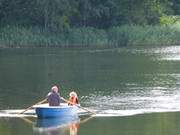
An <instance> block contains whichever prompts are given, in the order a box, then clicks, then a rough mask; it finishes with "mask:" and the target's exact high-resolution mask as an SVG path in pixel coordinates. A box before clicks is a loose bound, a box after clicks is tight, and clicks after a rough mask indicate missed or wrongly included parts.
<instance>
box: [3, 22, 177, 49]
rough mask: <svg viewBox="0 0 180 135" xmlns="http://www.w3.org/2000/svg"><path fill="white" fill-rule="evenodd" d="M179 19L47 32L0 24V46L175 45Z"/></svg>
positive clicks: (104, 46)
mask: <svg viewBox="0 0 180 135" xmlns="http://www.w3.org/2000/svg"><path fill="white" fill-rule="evenodd" d="M179 44H180V23H176V24H172V25H161V26H160V25H156V26H149V25H146V26H134V25H131V26H129V25H124V26H120V27H112V28H109V29H107V30H104V29H96V28H92V27H82V28H70V29H69V30H68V31H66V32H52V31H51V32H50V31H47V30H44V29H41V28H38V27H22V26H6V27H1V28H0V48H18V47H64V48H71V47H90V48H91V47H93V48H94V47H97V48H98V47H99V48H107V47H108V48H114V47H121V46H133V45H136V46H138V45H143V46H145V45H179Z"/></svg>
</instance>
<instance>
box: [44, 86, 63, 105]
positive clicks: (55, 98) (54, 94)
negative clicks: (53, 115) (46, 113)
mask: <svg viewBox="0 0 180 135" xmlns="http://www.w3.org/2000/svg"><path fill="white" fill-rule="evenodd" d="M60 100H61V99H60V94H59V93H58V87H57V86H56V85H55V86H53V87H52V88H51V92H49V93H48V95H47V101H48V103H49V106H59V105H60Z"/></svg>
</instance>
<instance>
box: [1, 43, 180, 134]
mask: <svg viewBox="0 0 180 135" xmlns="http://www.w3.org/2000/svg"><path fill="white" fill-rule="evenodd" d="M54 84H58V85H60V86H61V90H60V92H61V95H62V96H63V97H65V98H67V97H68V93H69V92H70V91H71V90H72V89H74V90H75V91H77V93H78V95H79V100H80V102H81V105H82V106H84V107H87V108H89V109H94V110H96V111H97V112H98V114H97V115H96V116H95V117H93V118H89V119H88V118H80V120H79V121H75V122H73V123H68V124H65V125H64V126H60V127H56V128H50V129H47V128H46V129H42V128H40V127H38V126H37V125H38V123H39V120H37V119H35V118H30V120H29V119H28V120H29V121H28V120H24V119H22V118H17V117H16V118H10V117H4V116H3V115H2V113H0V135H1V134H2V135H17V134H18V135H24V134H25V133H26V135H32V134H35V135H36V134H37V135H38V134H42V135H46V134H48V135H51V134H53V135H60V134H61V135H77V134H78V135H84V134H86V135H92V134H93V135H102V134H103V135H119V134H122V135H166V134H167V135H179V134H180V130H179V129H180V126H179V125H180V117H179V116H180V113H179V112H180V47H178V46H172V47H151V48H149V47H134V48H119V49H105V50H83V49H76V50H70V49H64V50H63V49H0V93H1V94H0V110H1V112H2V111H4V110H17V109H22V108H27V107H28V106H30V105H32V104H34V103H36V102H37V101H39V100H40V99H43V98H44V97H45V96H46V94H47V93H48V91H49V89H50V87H51V86H52V85H54ZM51 123H53V122H51Z"/></svg>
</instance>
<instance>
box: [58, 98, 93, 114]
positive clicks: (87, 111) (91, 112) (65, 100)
mask: <svg viewBox="0 0 180 135" xmlns="http://www.w3.org/2000/svg"><path fill="white" fill-rule="evenodd" d="M61 99H62V100H63V101H65V102H66V103H70V104H72V105H75V106H77V107H79V108H81V109H83V110H85V111H87V112H90V113H92V114H96V113H95V112H93V111H90V110H89V109H87V108H84V107H82V106H80V105H78V104H74V103H72V102H71V101H68V100H66V99H64V98H63V97H61Z"/></svg>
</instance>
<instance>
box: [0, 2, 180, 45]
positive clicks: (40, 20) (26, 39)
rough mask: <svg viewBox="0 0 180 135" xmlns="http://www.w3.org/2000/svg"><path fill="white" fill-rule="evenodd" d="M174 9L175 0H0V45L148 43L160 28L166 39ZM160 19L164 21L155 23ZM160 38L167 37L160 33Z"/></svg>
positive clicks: (177, 8)
mask: <svg viewBox="0 0 180 135" xmlns="http://www.w3.org/2000/svg"><path fill="white" fill-rule="evenodd" d="M179 14H180V2H179V0H0V42H1V46H4V45H5V46H6V45H8V46H11V45H12V46H14V45H18V46H21V45H22V46H25V45H32V46H41V45H42V46H51V45H55V46H58V45H61V46H74V45H76V46H77V45H81V46H89V44H92V45H99V46H102V45H104V46H106V45H107V46H108V45H109V46H111V45H112V44H114V45H113V46H119V44H121V45H127V44H136V43H137V44H138V43H141V42H140V41H142V43H143V44H145V42H146V43H147V44H151V43H154V40H155V39H157V38H158V39H157V40H156V42H155V43H156V44H157V42H159V41H161V40H160V39H161V38H160V37H159V36H158V34H160V33H163V32H164V33H163V34H162V35H161V37H164V35H166V37H165V38H166V39H167V40H172V39H168V38H169V37H170V36H172V34H169V35H168V34H166V32H170V33H171V29H170V28H169V24H173V26H175V25H177V24H178V22H180V19H179V17H178V15H179ZM164 24H165V25H168V26H165V28H164V26H157V25H164ZM173 26H172V27H173ZM151 28H152V29H151ZM150 29H151V30H150ZM161 29H163V30H161ZM146 30H148V32H149V31H150V32H149V33H150V34H145V35H146V36H151V34H152V33H153V34H154V35H153V39H152V41H148V40H149V39H151V38H149V37H148V39H146V37H144V32H145V33H148V32H146ZM133 32H135V33H133ZM137 32H138V34H137ZM151 32H152V33H151ZM176 34H177V31H175V32H174V33H173V35H176ZM178 34H179V33H178ZM156 36H157V37H156ZM137 37H138V38H139V39H138V42H136V41H137V39H136V38H137ZM154 38H155V39H154ZM174 38H175V39H176V36H175V37H173V39H174ZM161 42H162V43H167V42H165V41H164V38H163V39H162V41H161ZM174 42H176V43H179V41H177V40H176V41H174ZM158 44H159V43H158Z"/></svg>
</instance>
